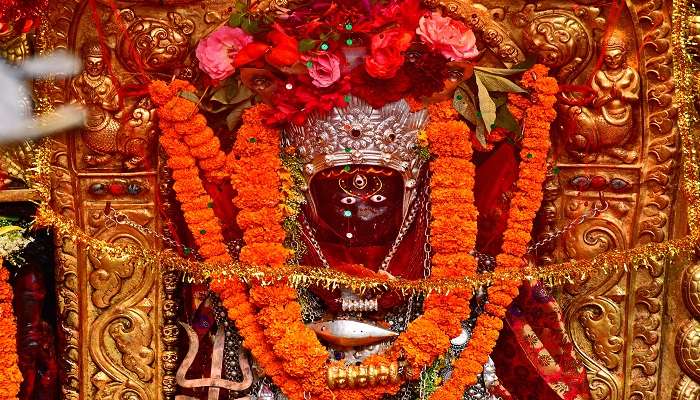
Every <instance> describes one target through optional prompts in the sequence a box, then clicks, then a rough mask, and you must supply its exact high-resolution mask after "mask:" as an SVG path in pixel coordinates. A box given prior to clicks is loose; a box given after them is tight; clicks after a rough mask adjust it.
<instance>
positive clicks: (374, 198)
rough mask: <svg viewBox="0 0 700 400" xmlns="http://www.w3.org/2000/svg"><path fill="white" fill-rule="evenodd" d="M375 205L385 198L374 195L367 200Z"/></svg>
mask: <svg viewBox="0 0 700 400" xmlns="http://www.w3.org/2000/svg"><path fill="white" fill-rule="evenodd" d="M369 199H370V200H372V201H373V202H375V203H381V202H382V201H384V200H386V197H385V196H382V195H381V194H375V195H374V196H372V197H370V198H369Z"/></svg>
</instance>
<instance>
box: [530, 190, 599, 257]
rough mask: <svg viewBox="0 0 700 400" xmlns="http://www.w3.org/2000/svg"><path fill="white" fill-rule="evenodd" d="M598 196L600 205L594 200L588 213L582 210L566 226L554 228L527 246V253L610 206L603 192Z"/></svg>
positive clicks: (531, 252) (533, 251) (534, 250)
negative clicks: (542, 237)
mask: <svg viewBox="0 0 700 400" xmlns="http://www.w3.org/2000/svg"><path fill="white" fill-rule="evenodd" d="M599 198H600V203H601V207H598V203H597V202H596V203H595V205H594V206H593V210H591V212H590V213H586V212H584V213H583V214H581V215H580V216H579V217H578V218H576V219H574V220H572V221H570V222H569V223H568V224H566V226H564V227H563V228H560V229H555V230H554V232H552V233H550V234H548V235H547V236H546V237H545V238H544V239H542V240H540V241H538V242H535V243H534V244H533V245H532V246H529V247H528V248H527V253H528V254H533V253H535V252H536V251H537V249H539V248H540V247H542V246H544V245H546V244H548V243H550V242H552V241H553V240H555V239H557V238H559V237H561V236H562V235H564V234H565V233H567V232H569V231H571V230H572V229H574V228H575V227H576V226H578V225H581V224H582V223H584V222H585V221H586V220H588V219H590V218H595V217H596V216H597V215H598V214H600V213H602V212H603V211H605V210H607V209H608V207H609V206H610V204H609V203H608V201H607V200H606V199H605V197H603V192H600V194H599Z"/></svg>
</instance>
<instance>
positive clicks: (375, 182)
mask: <svg viewBox="0 0 700 400" xmlns="http://www.w3.org/2000/svg"><path fill="white" fill-rule="evenodd" d="M403 188H404V183H403V177H402V176H401V174H400V173H398V172H397V171H394V170H392V169H388V168H382V167H374V166H364V165H356V166H351V167H350V168H348V167H335V168H330V169H327V170H325V171H321V172H319V173H318V174H317V175H316V176H314V178H313V179H312V181H311V184H310V191H311V196H312V198H313V203H314V205H315V207H316V216H317V218H318V221H316V222H317V235H318V238H319V239H320V240H322V241H326V242H337V243H343V244H345V245H347V246H379V245H388V244H391V243H393V241H394V240H395V239H396V236H397V235H398V232H399V229H400V228H401V222H402V219H403V196H404V189H403Z"/></svg>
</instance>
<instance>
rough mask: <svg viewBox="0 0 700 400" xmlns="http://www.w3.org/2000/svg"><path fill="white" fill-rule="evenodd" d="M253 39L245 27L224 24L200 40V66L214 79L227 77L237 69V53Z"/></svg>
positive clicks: (198, 56) (198, 47) (198, 46)
mask: <svg viewBox="0 0 700 400" xmlns="http://www.w3.org/2000/svg"><path fill="white" fill-rule="evenodd" d="M252 41H253V38H252V37H251V36H250V35H248V34H247V33H245V32H244V31H243V29H241V28H231V27H230V26H222V27H221V28H219V29H217V30H215V31H214V32H213V33H212V34H211V35H209V36H207V37H205V38H204V39H202V40H200V41H199V45H197V53H196V54H197V59H199V67H200V68H201V69H202V70H203V71H204V72H206V73H207V75H209V77H211V78H212V79H217V80H222V79H226V78H228V77H229V76H231V75H232V74H233V73H234V72H235V71H236V68H235V67H234V66H233V60H234V58H235V57H236V54H238V52H239V51H240V50H241V49H242V48H243V47H245V46H246V45H248V44H250V43H251V42H252Z"/></svg>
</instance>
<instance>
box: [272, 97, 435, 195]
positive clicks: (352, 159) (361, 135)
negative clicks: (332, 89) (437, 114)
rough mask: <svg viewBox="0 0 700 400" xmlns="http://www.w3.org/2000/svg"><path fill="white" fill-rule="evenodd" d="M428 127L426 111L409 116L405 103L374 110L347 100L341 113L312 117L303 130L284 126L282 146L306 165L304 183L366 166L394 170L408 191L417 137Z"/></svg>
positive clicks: (415, 163) (415, 169) (416, 163)
mask: <svg viewBox="0 0 700 400" xmlns="http://www.w3.org/2000/svg"><path fill="white" fill-rule="evenodd" d="M427 122H428V112H427V111H426V110H421V111H417V112H411V108H410V107H409V105H408V103H406V101H405V100H400V101H397V102H395V103H390V104H387V105H385V106H384V107H382V108H380V109H374V108H372V106H370V105H369V104H368V103H367V102H365V101H364V100H361V99H358V98H356V97H351V98H350V102H349V104H348V106H347V107H345V108H334V109H333V111H331V113H330V114H329V115H326V116H324V117H320V116H318V115H312V116H310V117H309V118H308V119H307V121H306V123H305V124H304V125H301V126H298V125H291V126H290V127H288V128H287V129H286V130H285V134H284V136H285V144H286V145H288V146H294V147H295V148H296V149H297V155H298V156H299V157H301V159H302V161H303V162H304V163H305V166H304V175H305V178H306V182H307V183H308V182H309V181H310V180H311V178H312V177H313V176H314V175H315V174H316V173H318V172H320V171H323V170H324V169H327V168H332V167H337V166H345V165H350V164H364V165H375V166H382V167H387V168H391V169H394V170H397V171H399V172H401V173H402V174H403V176H404V182H405V183H406V186H407V187H412V186H415V182H416V177H417V175H418V172H419V170H420V166H421V159H420V158H419V157H418V154H417V152H416V143H417V138H418V132H420V130H421V129H423V127H425V125H426V124H427Z"/></svg>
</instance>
